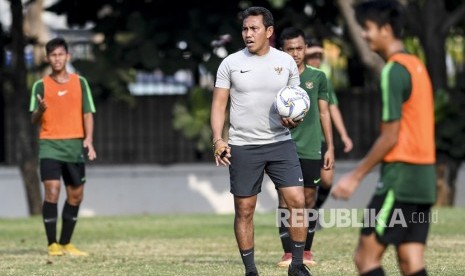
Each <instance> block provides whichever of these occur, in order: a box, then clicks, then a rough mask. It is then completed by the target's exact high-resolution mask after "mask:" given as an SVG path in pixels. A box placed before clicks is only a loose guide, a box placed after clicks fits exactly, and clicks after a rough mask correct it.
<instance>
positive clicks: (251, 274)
mask: <svg viewBox="0 0 465 276" xmlns="http://www.w3.org/2000/svg"><path fill="white" fill-rule="evenodd" d="M245 276H259V275H258V272H257V271H250V272H247V273H246V274H245Z"/></svg>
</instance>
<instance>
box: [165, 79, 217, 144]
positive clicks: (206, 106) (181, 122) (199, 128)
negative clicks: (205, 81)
mask: <svg viewBox="0 0 465 276" xmlns="http://www.w3.org/2000/svg"><path fill="white" fill-rule="evenodd" d="M211 99H212V92H211V91H209V90H207V89H204V88H201V87H194V88H193V89H192V90H191V91H190V93H189V98H188V100H187V101H185V102H177V103H176V104H175V106H174V109H173V127H174V129H176V130H179V131H180V132H181V133H182V134H183V135H184V136H185V137H186V138H188V139H191V140H194V141H196V149H197V150H198V151H199V152H207V151H208V150H210V148H211V136H212V132H211V128H210V110H211Z"/></svg>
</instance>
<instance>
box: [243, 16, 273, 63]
mask: <svg viewBox="0 0 465 276" xmlns="http://www.w3.org/2000/svg"><path fill="white" fill-rule="evenodd" d="M272 34H273V27H268V28H266V27H265V25H263V16H261V15H257V16H248V17H247V18H245V19H244V21H243V22H242V39H243V40H244V43H245V46H246V47H247V49H248V50H249V52H250V53H252V54H256V55H262V54H266V53H267V51H268V46H269V40H268V39H269V38H270V37H271V35H272Z"/></svg>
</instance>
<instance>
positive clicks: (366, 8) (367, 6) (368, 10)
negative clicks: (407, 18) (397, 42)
mask: <svg viewBox="0 0 465 276" xmlns="http://www.w3.org/2000/svg"><path fill="white" fill-rule="evenodd" d="M354 9H355V17H356V19H357V22H358V23H359V24H360V25H361V26H364V25H365V22H366V21H367V20H370V21H373V22H374V23H375V24H376V25H378V27H382V26H384V25H386V24H389V25H391V28H392V32H393V35H394V36H395V37H396V38H400V37H401V35H402V29H403V27H404V18H403V8H402V6H401V5H400V4H399V2H398V1H397V0H368V1H363V2H361V3H358V4H357V5H355V7H354Z"/></svg>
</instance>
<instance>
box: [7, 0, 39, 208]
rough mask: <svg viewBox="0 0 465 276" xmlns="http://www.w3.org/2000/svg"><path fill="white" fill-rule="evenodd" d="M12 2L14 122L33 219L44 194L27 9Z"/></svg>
mask: <svg viewBox="0 0 465 276" xmlns="http://www.w3.org/2000/svg"><path fill="white" fill-rule="evenodd" d="M10 2H11V14H12V24H11V34H12V54H13V59H12V68H13V90H14V91H15V93H16V96H13V97H12V101H13V103H12V104H13V106H14V107H15V108H14V109H13V110H14V112H15V114H14V116H13V117H14V118H15V120H16V122H15V124H16V127H17V133H16V139H15V141H16V147H15V151H16V153H17V154H18V158H17V160H18V162H19V169H20V172H21V176H22V179H23V183H24V187H25V190H26V194H27V203H28V208H29V214H30V215H38V214H41V211H42V207H41V206H42V197H41V194H40V181H39V177H38V174H37V169H38V161H37V156H36V153H35V146H34V142H35V139H34V132H33V128H32V127H31V121H30V118H29V116H28V115H29V114H28V112H27V110H28V108H27V106H28V102H27V100H28V99H29V93H28V88H27V85H26V74H27V71H26V64H25V62H24V45H25V39H24V34H23V5H22V2H21V0H10Z"/></svg>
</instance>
